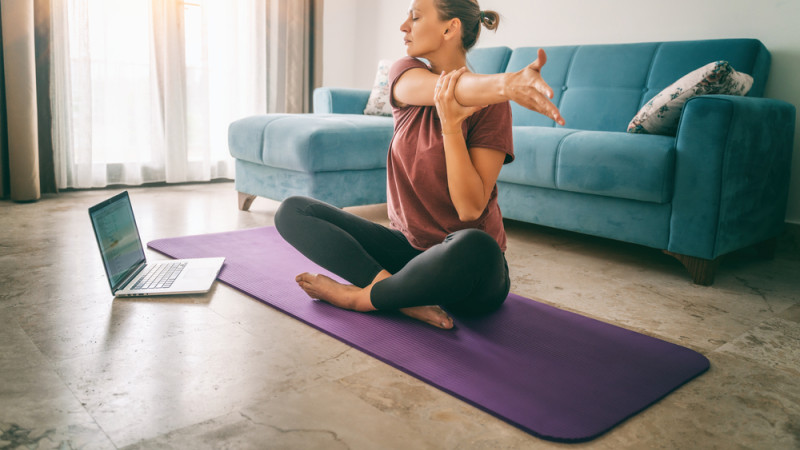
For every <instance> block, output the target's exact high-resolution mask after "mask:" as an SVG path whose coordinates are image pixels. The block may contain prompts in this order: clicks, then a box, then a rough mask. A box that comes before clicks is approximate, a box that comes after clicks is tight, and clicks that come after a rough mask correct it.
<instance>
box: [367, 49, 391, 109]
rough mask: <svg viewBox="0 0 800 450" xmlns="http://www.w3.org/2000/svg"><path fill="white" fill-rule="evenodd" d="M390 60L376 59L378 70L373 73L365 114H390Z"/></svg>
mask: <svg viewBox="0 0 800 450" xmlns="http://www.w3.org/2000/svg"><path fill="white" fill-rule="evenodd" d="M391 66H392V61H390V60H388V59H382V60H380V61H378V71H377V73H375V82H374V83H373V85H372V91H371V92H370V94H369V99H368V100H367V106H366V108H364V114H365V115H367V116H391V115H392V105H391V103H390V101H389V68H390V67H391Z"/></svg>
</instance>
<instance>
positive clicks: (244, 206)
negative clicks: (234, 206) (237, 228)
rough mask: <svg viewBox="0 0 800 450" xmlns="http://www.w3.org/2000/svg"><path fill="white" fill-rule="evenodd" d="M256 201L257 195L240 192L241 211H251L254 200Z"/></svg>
mask: <svg viewBox="0 0 800 450" xmlns="http://www.w3.org/2000/svg"><path fill="white" fill-rule="evenodd" d="M255 199H256V196H255V195H252V194H245V193H244V192H239V210H241V211H249V210H250V205H252V204H253V200H255Z"/></svg>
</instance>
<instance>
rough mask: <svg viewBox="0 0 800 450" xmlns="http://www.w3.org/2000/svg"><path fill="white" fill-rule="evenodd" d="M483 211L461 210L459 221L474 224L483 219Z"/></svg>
mask: <svg viewBox="0 0 800 450" xmlns="http://www.w3.org/2000/svg"><path fill="white" fill-rule="evenodd" d="M481 214H483V211H481V210H479V209H474V208H473V209H468V210H459V211H458V220H460V221H462V222H474V221H476V220H478V218H480V217H481Z"/></svg>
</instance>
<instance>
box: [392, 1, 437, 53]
mask: <svg viewBox="0 0 800 450" xmlns="http://www.w3.org/2000/svg"><path fill="white" fill-rule="evenodd" d="M433 1H434V0H413V1H412V2H411V6H410V7H409V10H408V17H407V18H406V20H405V22H403V24H402V25H401V26H400V31H402V32H403V40H404V41H405V44H406V54H408V56H412V57H424V56H425V55H428V54H430V53H432V52H434V51H436V50H438V49H439V47H441V45H442V42H443V40H444V39H443V36H444V32H445V30H446V29H447V26H448V23H447V22H446V21H443V20H439V14H438V12H437V11H436V7H435V6H434V4H433Z"/></svg>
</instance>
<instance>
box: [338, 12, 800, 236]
mask: <svg viewBox="0 0 800 450" xmlns="http://www.w3.org/2000/svg"><path fill="white" fill-rule="evenodd" d="M410 3H411V2H410V1H406V0H328V1H327V2H326V3H325V13H324V15H325V18H324V28H323V33H324V49H323V51H324V62H323V64H324V68H323V84H324V85H326V86H339V87H356V88H369V87H370V86H371V85H372V81H373V78H374V75H375V67H376V65H377V61H378V60H379V59H383V58H387V59H395V58H398V57H400V56H403V55H404V51H405V49H404V47H403V43H402V34H401V33H400V31H399V28H400V24H401V23H402V21H403V20H404V17H405V14H406V11H408V7H409V5H410ZM481 7H482V8H483V9H493V10H495V11H497V12H499V13H500V14H501V23H500V28H499V30H498V32H497V33H492V32H484V34H483V35H482V36H481V40H480V41H479V43H478V46H482V47H490V46H498V45H505V46H508V47H512V48H513V47H519V46H535V45H541V46H545V45H572V44H595V43H619V42H646V41H669V40H687V39H715V38H742V37H745V38H749V37H752V38H757V39H760V40H761V41H762V42H763V43H764V45H766V47H767V48H768V49H769V50H770V52H771V53H772V68H771V72H770V78H769V80H768V82H767V91H766V96H767V97H772V98H777V99H781V100H784V101H787V102H790V103H792V104H794V105H795V106H798V105H800V75H798V74H800V27H797V24H798V23H800V1H798V0H762V1H758V2H756V1H754V0H704V1H697V0H671V1H669V2H655V1H653V2H642V1H641V0H637V1H634V0H560V1H558V2H544V1H536V2H534V1H530V0H482V1H481ZM796 128H797V130H796V132H795V143H794V157H793V162H792V166H793V167H792V181H791V187H790V197H789V205H788V211H787V221H789V222H792V223H798V224H800V116H799V117H798V123H797V124H796Z"/></svg>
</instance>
